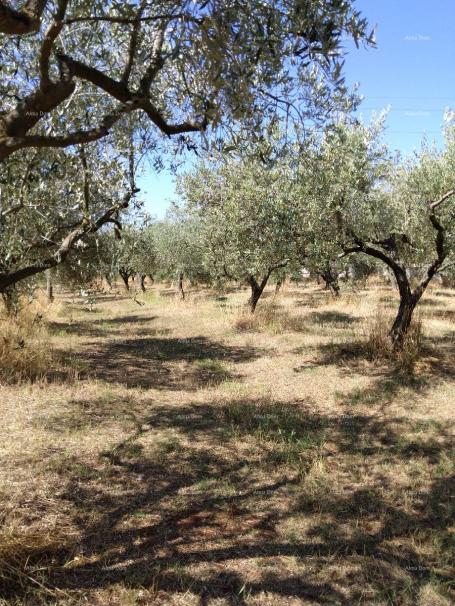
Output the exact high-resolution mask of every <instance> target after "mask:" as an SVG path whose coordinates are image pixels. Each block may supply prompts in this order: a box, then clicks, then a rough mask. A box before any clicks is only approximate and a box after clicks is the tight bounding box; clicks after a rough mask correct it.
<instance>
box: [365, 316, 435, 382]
mask: <svg viewBox="0 0 455 606" xmlns="http://www.w3.org/2000/svg"><path fill="white" fill-rule="evenodd" d="M392 322H393V315H392V314H390V313H386V312H384V311H382V310H378V311H377V312H376V314H375V315H374V316H373V317H372V318H370V319H369V321H368V322H367V325H366V351H367V354H368V356H369V358H370V359H372V360H376V361H384V360H390V361H393V362H395V363H396V365H397V366H398V368H399V369H402V370H403V371H405V372H408V373H412V372H413V371H414V368H415V364H416V362H417V361H418V360H419V358H420V356H421V353H422V346H423V332H422V320H421V319H420V317H419V316H416V317H414V318H413V321H412V324H411V326H410V327H409V329H408V332H407V334H406V336H405V338H404V341H403V346H402V347H401V348H400V349H399V350H394V348H393V345H392V341H391V339H390V327H391V326H392Z"/></svg>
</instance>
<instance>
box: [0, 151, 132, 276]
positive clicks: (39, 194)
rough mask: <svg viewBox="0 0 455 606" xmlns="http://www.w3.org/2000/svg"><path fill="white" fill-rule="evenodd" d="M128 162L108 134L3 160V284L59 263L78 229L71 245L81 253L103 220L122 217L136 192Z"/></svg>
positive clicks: (0, 203)
mask: <svg viewBox="0 0 455 606" xmlns="http://www.w3.org/2000/svg"><path fill="white" fill-rule="evenodd" d="M82 154H83V157H84V160H83V159H82ZM128 168H129V161H128V160H127V159H125V158H124V157H122V156H121V155H119V154H118V153H115V148H113V147H112V146H110V145H108V139H105V140H104V141H103V143H101V142H100V143H97V144H94V145H91V146H87V148H86V149H84V150H82V149H81V148H77V149H73V150H71V151H70V150H52V149H43V150H29V151H27V152H22V153H20V154H16V155H14V156H11V157H10V158H8V159H7V160H6V161H5V162H3V163H1V164H0V287H1V286H2V284H3V283H4V282H5V283H6V282H7V281H8V280H9V278H10V277H12V276H15V275H17V276H19V277H20V278H19V279H26V278H29V277H32V276H33V275H35V274H36V273H39V271H40V270H39V267H40V265H41V264H43V269H44V268H45V263H46V262H48V261H51V262H52V263H51V265H53V264H58V263H59V261H60V259H59V254H60V253H59V250H60V249H61V247H62V243H64V242H65V240H66V238H67V237H68V236H69V235H70V234H72V233H75V230H80V231H81V233H80V235H77V237H75V238H74V240H73V241H72V242H71V246H70V248H71V249H74V251H75V254H76V256H77V252H78V251H83V250H84V248H85V247H86V242H85V235H86V234H88V233H93V232H94V231H96V226H97V224H98V223H102V224H106V225H107V224H109V223H111V222H114V223H115V222H117V220H118V219H119V218H120V214H121V212H122V207H123V206H124V200H125V196H129V195H130V194H131V183H130V181H129V173H128ZM127 175H128V178H127ZM66 252H67V251H66V250H65V249H64V247H63V248H62V249H61V256H62V258H63V257H64V256H65V254H66ZM73 256H74V255H73ZM54 261H55V262H56V263H54ZM29 268H31V269H33V268H36V269H37V271H35V270H34V269H33V271H31V273H29V272H28V269H29ZM22 273H24V275H22ZM13 284H14V281H13Z"/></svg>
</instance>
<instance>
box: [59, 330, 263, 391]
mask: <svg viewBox="0 0 455 606" xmlns="http://www.w3.org/2000/svg"><path fill="white" fill-rule="evenodd" d="M63 353H64V352H63ZM259 355H260V351H259V350H258V349H255V348H251V347H235V346H229V345H223V344H221V343H217V342H216V341H211V340H210V339H207V338H206V337H202V336H201V337H188V338H185V339H180V338H159V337H145V338H132V339H125V340H122V341H120V340H112V341H109V342H101V343H99V342H93V343H87V345H86V347H85V349H84V350H83V352H82V353H80V354H78V361H79V362H80V363H81V364H83V365H84V367H85V368H87V375H88V376H96V377H97V378H98V379H101V380H102V381H105V382H107V383H114V384H122V385H126V386H127V387H148V388H155V389H170V390H180V389H185V390H194V389H197V388H199V387H202V386H204V385H210V384H216V383H219V382H221V381H224V380H227V379H230V378H231V379H232V378H235V377H236V376H237V375H235V374H233V373H231V372H230V371H229V370H228V369H227V368H225V367H224V366H223V364H225V363H227V364H236V363H242V362H249V361H251V360H254V359H256V358H257V357H258V356H259Z"/></svg>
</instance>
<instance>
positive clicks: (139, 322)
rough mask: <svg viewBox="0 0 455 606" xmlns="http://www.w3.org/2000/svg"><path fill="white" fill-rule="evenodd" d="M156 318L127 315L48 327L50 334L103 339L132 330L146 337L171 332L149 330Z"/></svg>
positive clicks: (55, 324)
mask: <svg viewBox="0 0 455 606" xmlns="http://www.w3.org/2000/svg"><path fill="white" fill-rule="evenodd" d="M157 318H158V316H148V317H145V316H140V315H129V316H128V315H127V316H116V317H115V318H111V319H103V320H79V321H77V322H49V323H48V326H49V328H50V330H51V331H52V332H54V333H55V332H59V331H64V332H65V334H69V335H78V336H90V337H105V336H106V335H107V334H108V333H109V334H115V333H122V334H125V333H128V334H131V332H132V329H134V330H136V331H137V333H138V334H144V333H145V332H146V334H147V335H149V334H150V332H151V331H152V333H157V334H158V333H159V334H166V333H169V332H171V331H170V330H169V329H151V328H150V327H149V323H150V322H153V321H154V320H156V319H157Z"/></svg>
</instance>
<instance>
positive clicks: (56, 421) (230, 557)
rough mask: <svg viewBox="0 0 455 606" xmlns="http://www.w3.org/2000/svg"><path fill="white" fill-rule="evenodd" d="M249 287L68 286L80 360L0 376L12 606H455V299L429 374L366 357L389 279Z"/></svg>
mask: <svg viewBox="0 0 455 606" xmlns="http://www.w3.org/2000/svg"><path fill="white" fill-rule="evenodd" d="M246 297H247V293H246V292H245V291H239V292H233V293H229V294H227V295H226V296H219V295H217V294H215V293H212V292H209V291H192V292H190V293H189V295H188V300H187V301H184V302H181V301H176V300H175V299H174V298H173V296H172V293H171V292H170V291H168V290H166V289H165V288H164V287H162V286H156V287H154V288H153V289H151V290H150V291H149V292H148V293H146V294H145V295H144V296H141V297H139V299H140V300H141V301H142V302H143V303H144V304H143V305H138V304H137V303H136V302H135V301H133V300H132V299H131V298H128V297H125V296H122V295H115V294H105V295H103V296H101V297H100V298H99V299H98V301H97V303H96V304H95V305H94V306H93V310H92V311H90V310H89V309H88V308H86V307H85V306H84V303H83V302H82V301H79V300H77V299H76V300H75V301H72V300H71V297H69V296H67V295H65V294H60V295H58V296H57V300H56V303H54V305H53V308H52V309H51V312H50V313H51V314H52V321H51V322H50V327H49V333H50V338H49V345H48V346H49V347H51V346H52V347H53V348H54V349H55V351H57V352H58V356H59V357H60V359H62V360H64V362H65V364H66V366H67V367H68V366H70V367H71V368H73V373H72V374H71V373H70V376H69V377H66V378H65V375H62V376H60V375H59V374H58V373H55V372H54V373H53V374H54V375H57V376H56V377H55V376H54V377H53V378H52V377H49V379H48V380H46V381H44V380H43V381H38V382H35V383H33V384H22V385H8V386H3V387H0V412H1V418H2V440H1V443H0V457H1V464H0V515H1V521H2V530H1V532H0V604H2V605H13V604H17V605H18V604H24V605H32V604H33V605H34V604H49V605H50V604H53V605H54V604H58V605H59V606H61V605H62V606H63V605H70V604H87V603H89V604H93V605H103V606H104V605H106V606H107V605H119V606H120V605H121V606H123V605H134V604H137V605H143V604H154V605H155V604H157V605H161V604H163V605H172V606H173V605H188V606H193V605H194V606H221V605H223V606H233V605H244V606H245V605H248V606H250V605H261V606H278V605H280V606H281V605H283V606H294V605H301V604H303V605H310V604H331V605H337V604H339V605H346V606H347V605H354V604H372V605H373V604H374V605H389V604H393V605H409V606H411V605H417V606H438V605H440V606H443V605H444V606H445V605H447V606H448V605H449V604H450V603H451V602H452V600H454V599H455V595H454V589H453V586H452V587H451V582H453V579H454V578H455V574H454V573H455V568H454V561H453V553H454V541H455V539H454V537H455V524H454V504H455V491H454V440H453V437H454V434H453V421H454V417H455V407H454V403H455V395H454V394H455V362H454V360H455V357H454V353H455V291H452V290H448V289H443V288H442V287H439V286H435V287H434V288H432V289H431V290H429V292H428V293H427V294H426V295H425V298H424V299H423V301H422V304H421V319H422V324H423V331H424V341H423V348H424V349H423V355H422V357H421V359H420V360H419V361H418V362H417V363H416V364H415V368H414V372H413V373H409V372H404V371H400V370H399V369H397V368H395V367H394V366H393V364H391V363H389V362H379V361H372V360H371V359H368V358H366V357H365V340H366V334H367V330H368V325H369V323H370V324H371V322H372V318H375V316H376V313H377V308H378V306H380V307H381V309H385V310H386V311H387V310H392V311H393V308H394V306H395V305H396V301H395V299H394V293H393V291H392V290H389V289H387V288H385V287H383V286H379V285H373V286H371V287H370V288H369V289H368V290H361V291H358V292H346V293H345V294H344V295H343V296H342V297H341V298H340V299H339V300H335V299H334V298H332V297H331V296H330V295H329V294H328V293H326V292H323V291H322V290H321V289H320V287H318V286H311V285H310V286H306V287H302V288H300V287H298V288H297V287H295V286H287V287H285V288H284V289H283V292H282V293H280V295H279V296H278V297H274V296H273V295H272V290H270V293H268V296H267V298H266V299H265V300H264V301H263V302H262V301H261V303H260V305H259V307H258V317H257V319H256V320H254V322H251V320H250V319H249V318H247V317H245V316H243V317H239V315H238V314H239V309H240V306H241V305H242V303H243V302H244V301H245V300H246ZM451 558H452V559H451Z"/></svg>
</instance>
